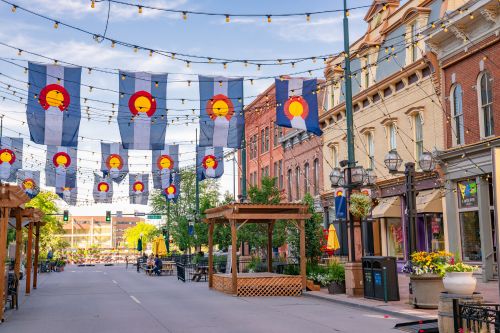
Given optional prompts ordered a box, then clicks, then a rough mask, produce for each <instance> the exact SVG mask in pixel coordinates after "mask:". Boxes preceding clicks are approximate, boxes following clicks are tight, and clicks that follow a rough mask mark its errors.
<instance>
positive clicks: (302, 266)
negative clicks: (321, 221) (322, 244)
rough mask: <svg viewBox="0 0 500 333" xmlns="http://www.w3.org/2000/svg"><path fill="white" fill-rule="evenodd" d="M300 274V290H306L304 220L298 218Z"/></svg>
mask: <svg viewBox="0 0 500 333" xmlns="http://www.w3.org/2000/svg"><path fill="white" fill-rule="evenodd" d="M299 225H300V276H301V277H302V290H306V261H307V259H306V221H304V220H300V222H299Z"/></svg>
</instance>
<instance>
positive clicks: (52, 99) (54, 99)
mask: <svg viewBox="0 0 500 333" xmlns="http://www.w3.org/2000/svg"><path fill="white" fill-rule="evenodd" d="M45 99H46V101H47V104H49V105H50V106H55V107H60V106H61V105H63V103H64V95H63V94H61V92H60V91H58V90H55V89H54V90H50V91H49V92H48V93H47V97H46V98H45Z"/></svg>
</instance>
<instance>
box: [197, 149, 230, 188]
mask: <svg viewBox="0 0 500 333" xmlns="http://www.w3.org/2000/svg"><path fill="white" fill-rule="evenodd" d="M197 155H198V157H197V161H198V165H197V166H196V175H197V177H198V180H200V181H201V180H203V179H205V178H219V177H221V176H222V175H223V174H224V148H222V147H215V148H214V147H198V153H197Z"/></svg>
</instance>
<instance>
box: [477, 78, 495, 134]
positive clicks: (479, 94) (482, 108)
mask: <svg viewBox="0 0 500 333" xmlns="http://www.w3.org/2000/svg"><path fill="white" fill-rule="evenodd" d="M486 76H487V77H488V79H487V85H488V87H489V88H490V89H489V91H490V92H491V94H490V96H489V103H487V104H484V105H483V94H482V92H483V90H482V89H481V88H482V87H481V83H482V81H483V78H484V77H486ZM491 81H492V77H491V73H490V72H489V71H487V70H484V71H482V72H481V73H479V75H478V77H477V85H476V87H477V89H476V90H477V103H478V111H479V129H480V133H481V138H487V137H490V136H494V135H495V122H494V118H493V117H492V118H491V124H490V128H491V133H486V119H485V108H486V107H489V108H490V112H491V114H492V115H493V116H494V114H495V113H494V111H493V96H492V94H493V87H492V82H491Z"/></svg>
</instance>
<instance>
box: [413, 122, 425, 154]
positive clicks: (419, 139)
mask: <svg viewBox="0 0 500 333" xmlns="http://www.w3.org/2000/svg"><path fill="white" fill-rule="evenodd" d="M413 119H414V123H415V153H416V160H417V161H419V159H420V156H422V153H423V152H424V129H423V126H422V125H423V124H422V115H421V114H420V113H417V114H416V115H415V116H414V118H413Z"/></svg>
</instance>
